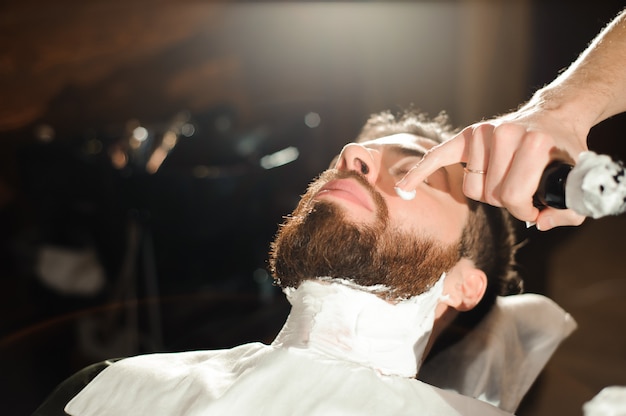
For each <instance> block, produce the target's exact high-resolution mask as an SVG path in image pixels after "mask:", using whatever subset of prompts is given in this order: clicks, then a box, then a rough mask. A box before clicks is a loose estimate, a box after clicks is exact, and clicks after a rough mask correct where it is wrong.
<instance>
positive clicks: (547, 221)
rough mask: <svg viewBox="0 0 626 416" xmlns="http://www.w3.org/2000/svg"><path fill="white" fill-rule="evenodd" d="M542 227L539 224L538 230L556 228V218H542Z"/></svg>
mask: <svg viewBox="0 0 626 416" xmlns="http://www.w3.org/2000/svg"><path fill="white" fill-rule="evenodd" d="M541 224H542V225H541V226H539V224H537V229H538V230H539V231H547V230H550V229H552V228H554V218H552V217H550V216H545V217H542V218H541Z"/></svg>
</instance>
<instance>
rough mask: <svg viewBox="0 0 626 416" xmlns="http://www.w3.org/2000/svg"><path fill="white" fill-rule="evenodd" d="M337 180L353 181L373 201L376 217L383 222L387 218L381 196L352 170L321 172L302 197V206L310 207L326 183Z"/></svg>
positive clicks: (386, 210)
mask: <svg viewBox="0 0 626 416" xmlns="http://www.w3.org/2000/svg"><path fill="white" fill-rule="evenodd" d="M338 179H354V180H356V181H357V182H358V183H359V184H360V185H361V186H362V187H363V188H365V190H366V192H367V193H368V194H369V195H370V196H371V197H372V199H373V200H374V204H375V206H376V209H377V211H378V217H379V218H380V219H383V220H384V221H385V222H386V221H387V218H388V212H389V211H388V208H387V203H386V202H385V199H384V198H383V196H382V194H381V193H380V192H379V191H378V190H377V189H376V188H375V187H374V186H373V185H372V184H371V183H370V182H369V181H368V180H367V178H366V177H365V176H364V175H362V174H360V173H358V172H356V171H353V170H338V169H328V170H325V171H324V172H322V173H321V174H320V175H319V176H318V177H317V179H315V180H314V181H313V182H312V183H311V184H310V185H309V187H308V188H307V191H306V193H305V194H304V196H303V197H302V202H303V203H304V204H303V205H304V206H310V205H311V202H312V200H313V198H314V197H315V195H317V193H318V192H319V191H320V190H321V189H322V188H323V187H324V185H326V184H327V183H329V182H331V181H334V180H338Z"/></svg>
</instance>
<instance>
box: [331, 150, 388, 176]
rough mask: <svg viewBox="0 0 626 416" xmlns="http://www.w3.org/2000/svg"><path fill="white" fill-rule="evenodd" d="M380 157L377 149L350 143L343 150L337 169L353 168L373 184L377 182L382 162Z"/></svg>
mask: <svg viewBox="0 0 626 416" xmlns="http://www.w3.org/2000/svg"><path fill="white" fill-rule="evenodd" d="M378 159H380V155H379V153H378V152H377V151H375V150H372V149H368V148H366V147H364V146H361V145H360V144H357V143H350V144H347V145H346V146H345V147H344V148H343V150H342V151H341V154H340V155H339V160H337V164H336V165H335V169H339V170H353V171H355V172H358V173H360V174H362V175H364V176H365V177H366V178H367V180H368V181H369V182H370V183H371V184H375V183H376V178H377V177H378V169H379V163H380V161H379V160H378Z"/></svg>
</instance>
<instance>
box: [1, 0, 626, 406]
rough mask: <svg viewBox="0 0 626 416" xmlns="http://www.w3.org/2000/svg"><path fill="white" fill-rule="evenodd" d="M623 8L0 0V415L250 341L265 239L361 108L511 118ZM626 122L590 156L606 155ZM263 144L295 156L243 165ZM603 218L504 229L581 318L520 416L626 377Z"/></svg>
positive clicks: (273, 300) (263, 278) (277, 311)
mask: <svg viewBox="0 0 626 416" xmlns="http://www.w3.org/2000/svg"><path fill="white" fill-rule="evenodd" d="M622 7H623V4H622V2H619V1H604V2H594V3H593V4H582V3H579V2H575V3H572V2H566V1H538V0H537V1H530V0H528V1H522V0H520V1H508V2H505V1H503V2H496V1H469V0H466V1H439V2H435V1H421V2H417V1H416V2H399V3H382V2H367V1H352V2H342V3H326V2H275V3H265V2H255V3H252V2H249V3H248V2H220V3H216V2H202V1H192V0H184V1H173V0H161V1H147V0H127V1H119V2H110V1H104V0H102V1H70V0H65V1H55V2H44V1H41V0H21V1H19V2H18V1H4V2H2V3H0V297H1V300H0V398H1V400H0V403H2V404H1V406H2V407H3V409H2V410H1V411H0V412H1V413H2V414H7V415H21V414H29V413H30V412H31V411H33V410H34V408H35V407H36V406H37V405H38V404H39V403H40V402H41V401H42V400H43V399H44V398H45V396H46V395H47V394H48V393H49V392H50V391H51V390H52V389H53V387H54V386H55V385H57V384H58V383H59V382H60V381H62V380H63V379H64V378H65V377H67V376H68V375H70V374H72V373H73V372H75V371H77V370H78V369H80V368H82V367H83V366H85V365H88V364H90V363H92V362H95V361H100V360H102V359H105V358H111V357H118V356H128V355H133V354H138V353H144V352H152V351H178V350H188V349H195V348H222V347H230V346H232V345H236V344H238V343H241V342H247V341H256V340H260V341H263V342H270V341H271V340H272V338H273V336H274V334H275V333H276V331H277V330H278V329H279V328H280V326H281V324H282V320H283V319H284V316H285V315H286V313H287V311H288V310H287V305H286V304H285V301H284V299H283V297H282V295H281V294H280V292H279V291H278V290H277V289H276V288H274V287H272V285H271V281H270V280H269V278H268V275H267V272H266V264H267V263H266V261H267V251H268V245H269V242H270V241H271V239H272V237H273V235H274V232H275V231H276V227H277V224H278V223H279V222H280V221H281V218H282V216H284V215H286V214H288V213H289V212H290V211H291V210H292V209H293V207H294V206H295V204H296V202H297V200H298V196H299V195H300V194H301V193H302V192H303V191H304V189H305V187H306V184H307V183H308V182H309V180H310V179H311V178H312V177H314V176H315V175H316V174H317V173H319V172H320V171H322V170H323V169H324V168H325V167H326V166H327V165H328V163H329V161H330V159H331V158H332V157H333V156H334V155H335V154H336V153H337V152H338V151H339V150H340V149H341V147H342V146H343V144H345V143H346V142H348V141H350V140H351V138H353V137H354V136H355V135H356V134H357V132H358V130H359V128H360V126H361V125H362V124H363V122H364V121H365V120H366V118H367V117H368V115H369V114H371V113H373V112H377V111H381V110H385V109H391V110H394V111H395V110H400V109H402V108H405V107H407V106H410V105H414V106H415V107H417V108H420V109H422V110H424V111H426V112H428V113H430V114H431V115H435V114H437V113H439V112H440V111H442V110H445V111H446V112H448V113H449V115H450V116H451V119H452V122H453V123H454V124H455V125H456V126H459V127H462V126H464V125H466V124H469V123H472V122H475V121H478V120H480V119H481V118H485V117H490V116H493V115H495V114H498V113H502V112H505V111H507V110H509V109H512V108H515V107H516V106H517V105H518V104H519V103H521V102H522V101H524V100H526V99H527V98H529V96H530V95H531V94H532V92H533V91H534V90H535V89H536V88H538V87H539V86H541V85H543V84H545V83H547V82H549V81H551V80H552V79H553V78H554V77H555V76H556V75H557V73H558V71H559V70H561V69H563V68H565V67H566V66H567V65H568V64H569V63H570V62H571V61H573V60H574V59H575V58H576V56H577V55H578V53H580V52H581V51H582V50H583V49H584V48H585V47H586V45H587V44H588V42H589V41H590V40H591V39H592V38H593V37H594V36H595V35H596V34H597V33H598V32H599V31H600V29H601V28H602V27H603V26H604V25H605V24H606V23H607V22H608V21H609V20H611V19H612V18H613V17H614V16H615V15H616V14H617V13H618V12H619V11H620V10H621V8H622ZM311 114H313V116H314V117H313V120H314V121H315V117H318V118H319V124H317V123H313V124H312V123H311V121H310V120H311V118H310V117H311ZM307 115H309V118H306V116H307ZM305 120H309V121H308V125H307V123H306V122H305ZM138 126H142V127H144V128H145V129H146V130H145V131H146V132H147V139H146V140H145V141H143V142H137V141H135V140H134V139H133V138H132V136H133V129H134V128H135V127H138ZM625 126H626V119H625V117H624V116H623V115H620V116H616V117H614V118H613V119H611V120H608V121H606V122H604V123H602V124H601V125H599V126H597V127H596V128H594V129H593V130H592V133H591V137H590V148H591V149H593V150H596V151H598V152H602V153H608V154H611V155H613V156H616V157H618V158H621V159H626V149H625V147H624V146H625V144H624V141H623V140H622V138H623V131H624V127H625ZM172 137H175V139H176V140H175V144H173V145H170V146H169V147H167V148H165V149H166V152H165V153H164V156H166V157H165V158H164V159H163V160H162V161H161V160H155V159H154V155H158V154H159V152H160V151H162V150H163V149H164V147H163V142H168V140H170V139H171V138H172ZM135 144H138V147H136V148H133V145H135ZM285 148H292V149H293V148H295V149H297V151H298V154H299V156H298V158H297V159H296V160H294V161H292V162H291V163H288V164H285V165H282V166H277V167H274V168H271V169H265V168H263V167H262V166H261V160H264V159H262V158H263V157H264V156H266V155H271V154H273V153H274V152H277V151H279V150H282V149H285ZM157 149H161V150H157ZM624 231H626V226H625V225H624V219H623V218H621V217H615V218H609V219H603V220H598V221H587V222H586V223H585V224H584V225H583V226H582V227H578V228H564V229H559V230H554V231H551V232H548V233H539V232H537V231H535V230H528V231H527V230H524V229H523V227H520V233H521V237H520V239H526V240H528V242H527V244H526V246H525V247H524V248H523V249H522V250H521V252H520V258H519V262H520V272H521V273H522V274H523V275H524V277H525V278H526V282H527V290H528V291H530V292H537V293H543V294H547V295H549V296H551V297H553V298H554V299H555V300H557V302H559V303H560V304H561V305H562V306H563V307H564V308H565V309H566V310H568V311H570V313H572V315H574V317H575V318H576V319H577V321H578V322H579V330H578V331H577V332H576V333H575V335H573V336H572V337H571V338H570V339H569V340H568V341H566V342H565V343H564V345H563V347H562V348H561V349H560V350H559V351H558V352H557V354H556V356H555V358H554V360H553V362H552V363H551V364H550V365H549V366H548V369H547V370H546V374H544V376H542V377H541V378H540V380H539V382H538V383H537V386H536V387H535V388H534V389H533V391H532V393H531V394H530V395H529V397H528V400H527V401H526V402H525V403H524V405H523V406H522V408H521V409H520V413H519V414H529V415H530V414H532V415H541V414H545V415H548V414H550V415H552V414H581V410H580V409H581V406H582V403H584V402H585V401H587V400H589V399H590V398H591V397H592V396H593V395H595V394H596V393H597V392H598V391H599V390H600V389H601V388H602V387H603V386H606V385H612V384H626V375H625V374H626V362H625V361H626V360H625V359H626V339H625V338H624V335H623V334H622V333H623V332H624V325H625V323H626V313H625V312H624V310H623V309H624V305H623V302H622V301H621V295H622V294H624V293H626V283H625V280H624V279H623V277H622V276H623V271H624V268H623V266H624V265H623V264H622V263H623V257H624V256H623V252H624V250H623V247H624V246H623V243H621V242H620V237H622V235H623V232H624ZM46 254H48V255H52V256H51V257H46ZM46 259H47V260H46ZM59 276H61V277H64V278H66V279H69V280H68V281H67V282H66V283H65V284H63V285H60V284H58V281H59ZM89 276H91V278H89ZM98 277H100V278H101V279H100V280H99V279H98ZM51 282H52V283H51ZM54 282H57V284H54ZM90 282H91V283H93V285H90ZM98 282H101V283H102V284H101V285H99V284H98Z"/></svg>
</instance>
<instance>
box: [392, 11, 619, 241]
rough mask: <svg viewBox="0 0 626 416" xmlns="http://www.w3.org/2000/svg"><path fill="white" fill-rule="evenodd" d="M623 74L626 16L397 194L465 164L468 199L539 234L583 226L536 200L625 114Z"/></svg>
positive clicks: (442, 148)
mask: <svg viewBox="0 0 626 416" xmlns="http://www.w3.org/2000/svg"><path fill="white" fill-rule="evenodd" d="M625 68H626V10H624V11H622V12H621V13H620V14H619V15H618V16H617V17H616V18H615V19H614V20H613V21H611V22H610V23H609V25H607V26H606V27H605V28H604V29H603V30H602V31H601V32H600V33H599V34H598V35H597V36H596V38H595V39H594V40H593V41H592V42H591V44H590V45H589V46H588V47H587V49H585V51H584V52H583V53H582V54H581V55H580V56H579V57H578V59H576V61H574V62H573V63H572V64H571V65H570V66H569V67H568V69H567V70H566V71H564V72H563V73H561V74H560V75H559V76H558V77H557V78H556V79H555V80H554V81H552V82H551V83H550V84H548V85H546V86H545V87H543V88H541V89H539V90H538V91H536V92H535V94H534V95H533V97H532V98H531V99H530V100H529V101H528V102H527V103H526V104H524V105H523V106H521V107H520V108H519V109H518V110H516V111H514V112H512V113H509V114H505V115H503V116H499V117H496V118H494V119H491V120H488V121H483V122H480V123H476V124H473V125H471V126H469V127H466V128H465V129H463V130H462V131H461V132H460V133H459V134H458V135H456V136H455V137H453V138H452V139H451V140H449V141H448V142H446V143H443V144H441V145H439V146H437V147H435V148H433V149H432V150H431V151H430V152H428V153H427V154H426V155H425V157H424V158H423V160H422V161H421V162H420V163H419V164H418V165H417V166H416V167H415V168H414V169H412V170H411V171H410V172H409V173H408V174H407V176H406V177H405V178H404V179H403V180H402V181H400V182H399V183H398V186H399V187H400V188H402V189H403V190H407V191H410V190H411V189H414V188H415V187H416V186H417V185H418V184H419V183H420V182H422V181H423V180H424V179H425V178H427V177H428V176H429V175H430V174H431V173H433V172H434V171H436V170H437V169H439V168H440V167H442V166H446V165H450V164H453V163H458V162H464V163H466V173H465V177H464V183H463V191H464V193H465V195H466V196H467V197H469V198H472V199H475V200H479V201H483V202H486V203H489V204H492V205H496V206H502V207H505V208H507V209H508V210H509V211H510V212H511V214H513V215H514V216H515V217H516V218H518V219H520V220H522V221H529V222H536V224H537V228H538V229H540V230H549V229H551V228H554V227H557V226H563V225H579V224H581V223H582V222H583V220H584V217H582V216H581V215H578V214H576V213H575V212H574V211H572V210H568V209H567V210H557V209H553V208H546V209H543V210H541V211H540V210H538V209H537V208H536V207H535V206H533V203H532V201H533V194H534V193H535V191H536V190H537V187H538V184H539V181H540V178H541V175H542V173H543V171H544V169H545V167H546V166H547V165H548V164H549V163H550V162H551V161H553V160H563V161H566V162H568V163H571V164H575V163H576V161H577V158H578V155H579V154H580V152H582V151H585V150H587V136H588V134H589V130H590V129H591V128H592V127H593V126H594V125H596V124H598V123H600V122H601V121H603V120H605V119H607V118H609V117H611V116H613V115H615V114H618V113H621V112H624V111H626V69H625Z"/></svg>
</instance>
